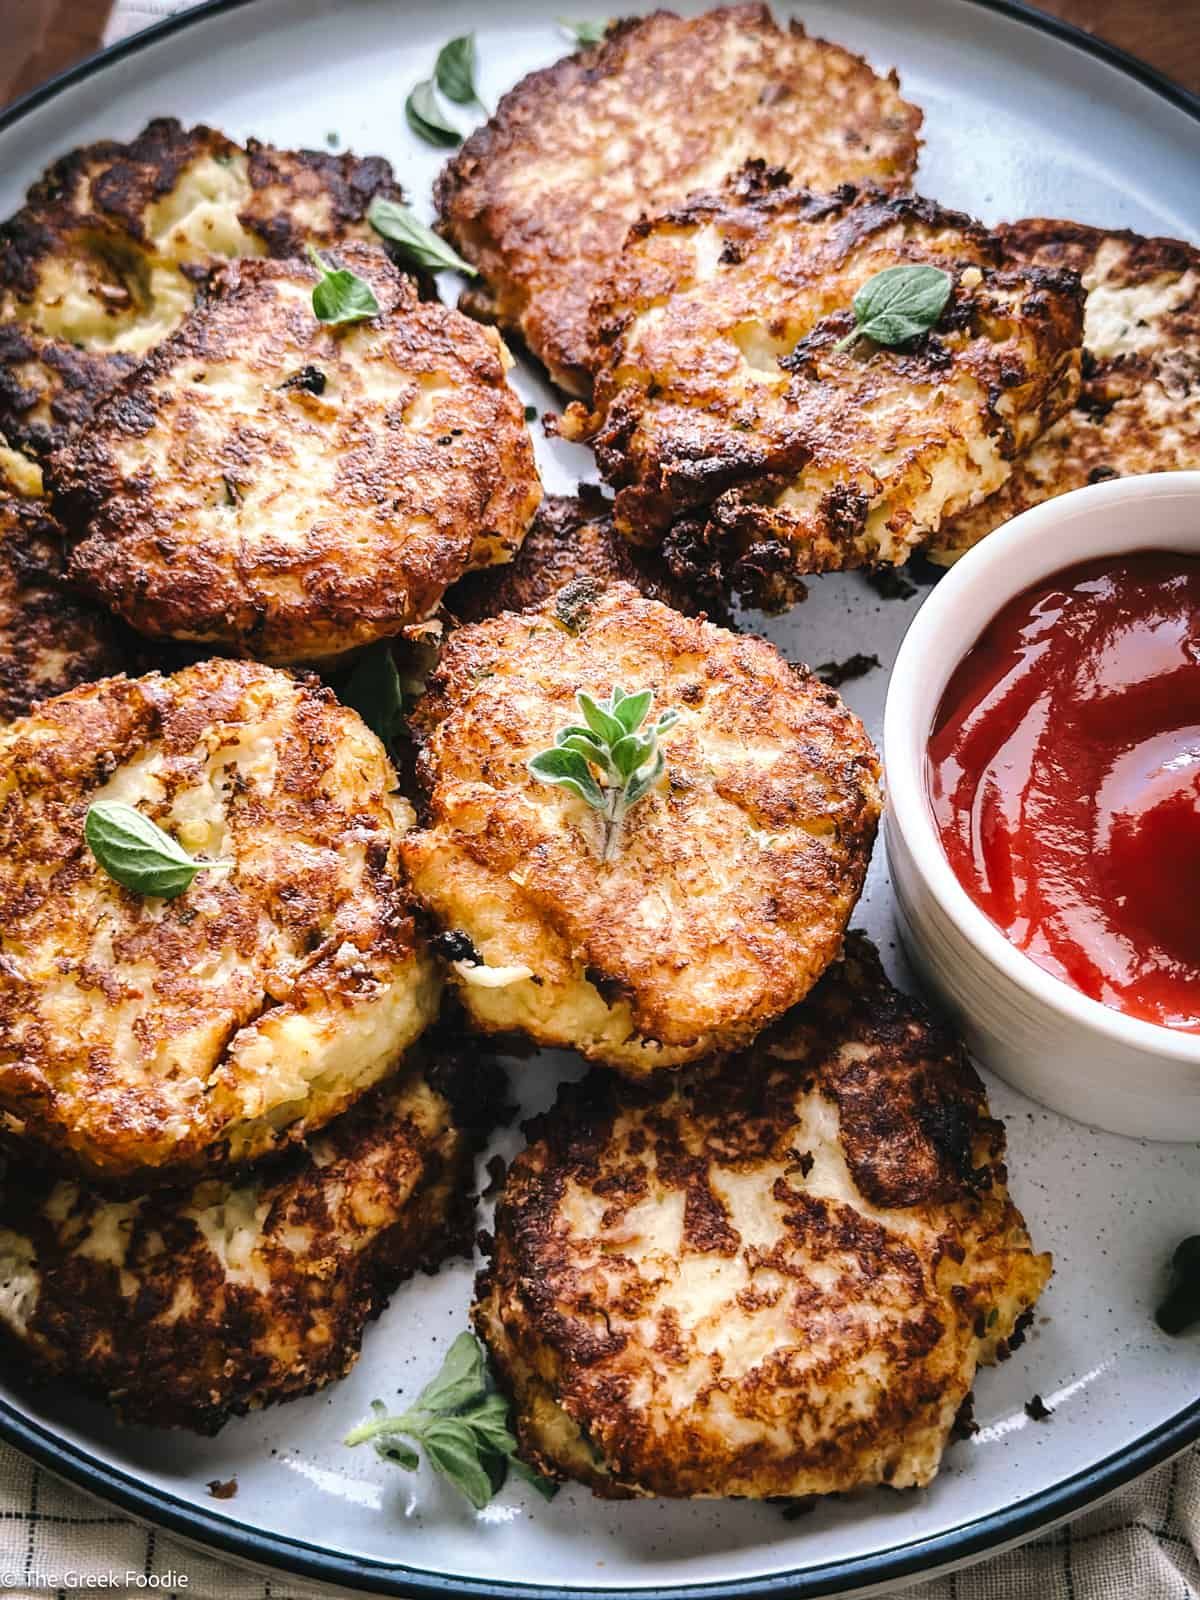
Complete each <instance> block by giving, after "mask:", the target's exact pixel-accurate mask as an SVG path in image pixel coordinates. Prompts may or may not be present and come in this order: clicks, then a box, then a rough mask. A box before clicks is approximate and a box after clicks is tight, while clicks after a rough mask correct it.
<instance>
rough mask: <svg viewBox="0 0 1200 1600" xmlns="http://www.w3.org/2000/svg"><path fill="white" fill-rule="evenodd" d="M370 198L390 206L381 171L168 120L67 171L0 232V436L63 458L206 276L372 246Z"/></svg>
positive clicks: (98, 149)
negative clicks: (333, 247)
mask: <svg viewBox="0 0 1200 1600" xmlns="http://www.w3.org/2000/svg"><path fill="white" fill-rule="evenodd" d="M376 195H379V196H382V197H385V198H388V199H393V200H399V199H401V198H402V195H401V191H400V189H399V187H398V186H397V185H396V183H395V182H394V181H393V178H392V169H391V167H390V166H389V165H388V163H387V162H386V161H383V160H380V159H379V158H378V157H368V158H366V159H363V158H360V157H358V156H354V155H349V154H344V155H333V154H331V153H330V152H329V151H317V150H276V149H274V148H273V147H272V146H271V145H266V144H260V143H259V141H258V140H257V139H251V140H249V141H248V142H247V144H246V145H245V147H244V148H243V147H242V146H241V145H237V144H234V143H233V141H232V140H230V139H227V138H226V137H225V135H224V134H222V133H218V132H217V131H216V130H215V129H213V128H205V127H195V128H184V127H183V126H182V125H181V124H180V123H179V122H177V121H176V120H175V119H174V118H173V117H160V118H157V119H156V120H155V121H153V122H151V123H150V124H149V125H148V126H147V127H146V128H144V129H143V130H142V132H141V133H140V134H139V135H138V136H137V138H136V139H134V140H132V141H131V142H130V143H129V144H119V143H117V142H116V141H115V140H111V139H106V140H103V141H101V142H100V143H98V144H91V145H86V146H84V147H82V148H81V149H78V150H73V151H72V152H71V153H70V154H69V155H66V156H63V157H62V158H61V159H60V160H58V161H56V162H55V163H54V164H53V166H51V167H50V168H49V170H48V171H47V172H46V173H45V174H44V175H43V176H42V177H41V178H40V179H39V180H38V182H37V183H35V184H34V185H33V187H32V188H31V189H30V191H29V193H28V195H27V197H26V202H25V205H24V206H23V207H22V208H21V210H20V211H18V212H17V214H16V215H15V216H14V217H11V218H10V219H9V220H8V221H7V222H6V223H4V224H2V225H0V428H3V429H4V430H5V431H6V432H7V433H8V434H9V436H10V438H11V440H12V442H13V443H15V444H19V445H20V446H22V447H23V448H26V449H32V450H34V451H35V452H38V453H44V452H45V451H46V450H48V449H50V448H51V447H53V446H55V445H57V444H61V443H62V441H63V440H64V439H65V438H66V436H67V435H68V434H69V433H70V432H71V430H72V429H73V428H75V427H77V426H78V425H79V424H80V423H81V422H84V421H86V420H87V418H88V417H89V416H90V415H91V412H92V409H93V407H94V406H95V405H96V402H97V401H98V400H99V399H100V398H101V397H102V396H103V395H105V394H107V393H108V391H109V390H110V389H111V388H112V387H113V386H114V384H116V383H117V382H118V381H119V380H120V378H121V377H123V376H124V375H125V374H126V373H127V372H131V371H132V370H133V368H134V367H135V366H136V364H137V360H138V358H139V357H140V356H142V355H144V354H145V352H146V351H147V350H149V349H151V348H152V347H153V346H154V345H156V344H157V343H158V342H159V341H160V340H161V339H164V338H166V336H167V335H168V334H169V333H171V332H173V331H174V329H175V328H177V327H178V326H179V324H180V323H181V322H182V321H183V319H184V317H185V316H186V315H187V313H188V312H189V311H190V310H191V308H192V305H193V302H194V299H195V294H196V288H197V285H198V284H201V283H203V281H204V278H205V276H206V274H207V271H208V269H209V268H210V267H211V266H212V265H213V264H214V263H215V262H217V261H221V260H224V259H225V258H227V257H229V256H261V255H271V256H294V255H299V254H301V253H302V252H303V249H304V245H305V244H306V243H308V242H312V243H315V244H322V245H328V244H336V243H339V242H341V241H342V240H345V239H349V238H355V237H359V238H369V237H371V236H372V230H371V228H370V227H369V225H368V224H367V221H366V213H367V207H368V206H369V205H370V203H371V200H372V199H373V198H374V197H375V196H376Z"/></svg>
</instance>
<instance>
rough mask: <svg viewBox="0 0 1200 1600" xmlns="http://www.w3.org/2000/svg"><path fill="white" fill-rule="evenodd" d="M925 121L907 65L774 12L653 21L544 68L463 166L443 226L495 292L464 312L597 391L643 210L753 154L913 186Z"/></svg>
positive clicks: (440, 200) (453, 179) (468, 152)
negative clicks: (627, 244) (594, 343)
mask: <svg viewBox="0 0 1200 1600" xmlns="http://www.w3.org/2000/svg"><path fill="white" fill-rule="evenodd" d="M920 126H921V113H920V111H918V110H917V108H916V107H915V106H911V105H908V104H907V103H906V102H905V101H904V100H902V99H901V98H900V93H899V87H898V84H897V81H896V75H895V73H894V72H893V73H890V74H889V75H888V76H887V77H886V78H882V77H880V76H878V74H876V73H875V72H873V71H872V70H871V68H870V67H869V66H868V65H867V63H866V62H865V61H863V60H862V59H861V58H860V57H859V56H854V55H851V54H850V53H849V52H848V51H846V50H843V49H842V48H841V47H840V46H838V45H833V44H827V43H826V42H825V41H824V40H822V39H810V38H808V36H807V35H806V34H805V32H804V29H803V28H802V27H801V25H800V24H799V23H798V22H796V21H794V20H793V21H790V22H789V23H788V25H787V26H786V27H783V28H781V27H779V26H778V25H777V24H776V23H775V22H774V21H773V20H772V17H771V13H770V11H769V10H768V9H767V7H766V6H764V5H739V6H723V7H719V8H718V9H716V10H713V11H707V12H705V13H704V14H703V15H702V16H698V17H678V16H675V15H674V14H673V13H672V12H670V11H655V12H654V13H653V14H652V15H651V16H648V17H631V18H628V19H627V20H625V21H622V22H618V23H615V24H614V25H613V26H612V27H610V28H609V30H608V33H607V34H606V36H605V38H604V39H603V41H602V42H601V43H599V44H596V45H591V46H588V47H587V48H586V49H583V50H580V51H578V52H577V53H576V54H575V55H572V56H568V57H566V58H565V59H564V60H562V61H558V62H556V63H555V64H554V65H553V66H551V67H547V68H545V69H544V70H543V71H541V72H534V73H531V74H530V75H529V76H528V77H527V78H523V79H522V80H521V82H520V83H519V84H518V85H517V86H516V88H515V89H512V90H511V91H510V92H509V93H508V94H506V95H505V96H504V98H503V99H502V100H501V102H500V104H499V106H498V107H497V108H496V113H495V115H494V116H493V117H492V118H491V119H490V121H488V122H487V123H486V124H485V126H484V127H482V128H480V129H479V130H478V131H477V132H476V133H474V134H472V136H471V137H470V138H469V139H468V140H467V142H466V143H465V144H464V145H463V147H462V149H461V150H460V151H459V152H458V154H457V155H455V156H454V157H452V159H451V160H450V162H449V164H448V165H447V166H446V168H445V169H444V171H443V172H442V174H441V176H440V178H439V179H438V182H437V187H436V191H435V198H436V201H437V205H438V209H439V211H440V213H441V217H442V227H443V231H444V232H445V233H446V235H447V237H448V238H450V239H451V240H453V242H454V244H455V245H456V246H457V248H458V249H459V250H460V251H461V252H462V254H463V255H465V256H466V257H467V259H468V260H470V261H472V262H474V263H475V264H476V265H477V266H478V267H479V268H480V270H481V271H482V273H483V275H484V277H485V278H486V280H487V282H488V285H489V289H488V291H485V293H484V294H482V295H479V294H474V293H473V294H472V297H471V299H470V300H468V301H466V302H464V304H472V305H473V308H474V309H475V310H476V311H477V312H478V313H479V314H481V315H483V316H485V317H486V318H494V319H495V320H497V321H499V322H500V323H501V325H502V326H504V327H505V328H508V329H511V330H512V331H514V332H519V333H520V334H521V336H522V337H523V339H524V341H525V343H526V344H527V345H528V347H529V348H530V350H532V351H533V353H534V354H535V355H536V356H538V357H539V359H540V360H541V361H543V362H544V363H545V365H546V366H547V367H548V368H549V371H550V374H551V376H552V377H553V378H554V380H555V381H556V382H557V383H559V384H561V385H562V386H563V387H564V388H566V389H568V390H570V391H571V392H572V393H575V394H586V393H587V392H588V385H589V378H588V365H589V362H588V344H589V340H588V329H587V313H588V302H589V300H590V299H591V295H592V292H593V290H594V288H595V286H596V283H597V282H598V280H599V279H600V277H601V276H602V275H603V273H604V271H605V269H606V267H607V266H608V265H609V263H610V262H611V260H612V258H613V257H614V256H615V255H616V253H617V251H618V250H619V249H620V246H621V241H622V239H623V238H624V235H625V230H626V229H627V228H628V227H629V225H630V223H631V222H635V221H636V220H637V218H638V217H640V216H644V215H647V214H651V215H652V214H653V213H654V212H656V211H661V210H662V209H664V207H667V206H671V205H676V204H678V203H679V202H680V201H681V200H683V199H684V197H685V196H686V195H688V194H690V193H691V192H692V190H694V189H706V188H711V187H712V186H713V185H714V184H717V183H720V182H721V180H722V179H723V178H724V177H725V175H726V173H728V172H731V171H733V170H734V168H736V167H738V166H740V165H741V163H742V162H743V161H744V160H746V159H747V157H749V156H764V157H766V158H767V160H769V161H781V162H787V163H788V164H789V165H791V164H793V163H801V164H802V170H800V176H802V177H803V178H804V179H805V180H806V181H807V182H809V183H810V184H812V185H814V186H816V187H832V185H834V184H837V183H842V182H846V181H848V180H850V181H857V182H862V181H865V180H872V181H875V182H878V183H893V182H894V183H896V184H904V183H905V182H907V180H908V179H909V178H910V177H911V175H912V172H913V170H914V168H915V167H916V164H917V131H918V129H919V128H920Z"/></svg>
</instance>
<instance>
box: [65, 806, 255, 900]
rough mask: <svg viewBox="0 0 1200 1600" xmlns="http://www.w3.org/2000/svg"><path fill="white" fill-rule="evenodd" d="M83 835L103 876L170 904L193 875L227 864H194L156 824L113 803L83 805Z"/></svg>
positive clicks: (230, 864)
mask: <svg viewBox="0 0 1200 1600" xmlns="http://www.w3.org/2000/svg"><path fill="white" fill-rule="evenodd" d="M83 837H84V840H85V842H86V844H87V847H88V849H89V850H90V851H91V852H92V854H93V855H94V856H95V858H96V860H97V861H98V862H99V863H100V865H101V866H102V867H103V868H104V870H105V872H107V873H108V875H109V877H110V878H112V879H113V880H114V881H115V882H117V883H119V884H120V885H121V887H122V888H123V889H132V890H133V891H134V892H135V893H136V894H145V895H154V896H155V897H156V898H158V899H159V900H174V899H175V897H176V895H181V894H182V893H183V891H184V890H185V889H190V888H191V886H192V883H193V881H194V880H195V878H196V876H197V874H198V873H201V872H212V871H213V870H215V869H216V868H217V867H232V866H233V862H232V861H227V860H221V861H197V860H196V859H195V857H194V856H190V855H188V853H187V851H186V850H185V849H184V848H183V846H182V845H181V844H180V843H179V842H178V840H176V839H172V837H171V835H170V834H169V833H164V832H163V830H162V829H161V828H160V827H159V825H158V823H157V822H152V821H151V820H150V818H149V817H148V816H146V815H145V814H144V813H143V812H141V811H139V810H138V809H137V808H136V807H135V806H127V805H124V804H123V803H122V802H121V801H119V800H96V801H94V802H93V803H92V804H91V805H90V806H89V807H88V811H87V816H86V817H85V818H84V820H83Z"/></svg>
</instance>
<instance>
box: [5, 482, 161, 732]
mask: <svg viewBox="0 0 1200 1600" xmlns="http://www.w3.org/2000/svg"><path fill="white" fill-rule="evenodd" d="M62 565H63V555H62V529H61V528H60V527H59V526H58V524H57V523H56V522H55V520H54V518H53V517H52V516H51V515H50V513H49V511H48V510H47V508H46V506H45V504H44V503H43V502H42V501H39V500H22V499H18V498H17V497H16V496H15V495H11V494H8V493H6V492H5V491H4V490H3V489H0V722H5V721H8V720H9V719H10V718H12V717H19V716H23V715H24V713H25V712H26V711H28V710H29V708H30V706H32V705H33V704H34V702H35V701H38V700H45V699H47V698H48V697H49V696H50V695H56V694H62V693H63V691H64V690H66V689H73V688H74V687H75V685H76V684H79V683H90V682H92V681H93V680H94V679H96V678H105V677H107V676H108V675H109V674H110V673H113V672H125V671H127V670H130V669H131V668H132V669H133V670H137V662H138V646H137V640H136V636H134V635H131V634H129V633H128V632H127V631H126V629H125V628H124V627H123V626H122V625H121V624H120V623H119V622H117V621H116V619H115V618H113V617H110V616H109V615H108V613H107V612H104V611H101V610H100V609H99V608H98V607H97V606H94V605H91V604H89V602H88V601H86V600H83V599H81V598H80V597H79V596H78V595H75V594H72V593H71V591H70V590H69V589H68V588H67V587H66V586H65V585H64V583H63V581H62Z"/></svg>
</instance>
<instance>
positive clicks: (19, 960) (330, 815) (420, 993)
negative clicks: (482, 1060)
mask: <svg viewBox="0 0 1200 1600" xmlns="http://www.w3.org/2000/svg"><path fill="white" fill-rule="evenodd" d="M395 788H396V777H395V773H394V772H393V770H392V766H391V763H390V762H389V761H388V759H387V757H386V755H385V754H384V750H383V746H382V745H381V744H380V743H379V741H378V739H377V738H376V737H375V735H374V734H373V733H370V732H369V731H368V729H367V728H366V727H365V726H364V724H363V723H362V722H361V720H360V719H359V717H358V716H357V715H356V714H355V713H354V712H352V711H348V710H346V709H345V708H344V707H342V706H340V705H339V704H338V703H337V701H336V700H335V699H334V697H333V695H332V693H331V692H330V690H328V689H326V688H324V687H322V686H321V685H320V684H318V683H317V681H316V680H315V679H312V678H308V679H295V678H293V677H292V676H291V675H289V674H287V673H283V672H277V671H274V670H273V669H271V668H269V667H261V666H256V665H253V664H251V663H249V662H241V661H207V662H203V663H201V664H199V665H197V666H193V667H188V668H185V669H184V670H183V671H182V672H178V673H176V674H174V675H173V676H172V677H162V676H161V675H160V674H158V673H150V674H148V675H147V676H145V677H142V678H132V679H130V678H106V679H105V680H104V681H103V682H101V683H99V684H94V685H91V686H89V687H86V688H81V689H75V690H72V691H71V693H70V694H65V695H61V696H59V698H58V699H56V700H49V701H46V702H45V703H44V704H43V705H42V706H40V707H39V708H38V709H37V711H35V712H34V713H33V714H32V715H31V716H29V717H25V718H22V719H20V720H19V721H17V722H14V723H11V724H9V726H8V727H7V728H4V729H0V1127H3V1128H4V1129H5V1130H6V1131H7V1132H8V1133H9V1134H11V1135H13V1136H14V1137H15V1136H21V1137H23V1138H24V1140H25V1141H26V1142H27V1143H28V1144H30V1145H32V1146H33V1147H34V1148H35V1149H36V1148H38V1147H40V1148H41V1149H42V1150H43V1151H45V1152H47V1153H49V1152H53V1153H54V1154H55V1155H56V1156H57V1157H58V1158H59V1159H60V1160H61V1161H62V1162H64V1163H67V1164H69V1165H70V1166H72V1167H73V1168H75V1169H77V1170H80V1171H82V1172H83V1173H85V1174H89V1175H92V1176H96V1177H100V1178H114V1179H126V1178H130V1177H133V1176H141V1177H143V1178H145V1179H147V1180H148V1179H150V1178H155V1179H158V1178H161V1177H163V1176H170V1175H174V1174H176V1173H177V1172H178V1171H179V1170H180V1169H187V1170H193V1169H194V1170H206V1169H209V1168H213V1167H217V1166H221V1165H223V1164H225V1163H226V1162H235V1161H248V1160H252V1159H254V1158H255V1157H257V1156H259V1155H262V1154H263V1153H265V1152H267V1151H269V1150H272V1149H274V1148H276V1147H279V1146H282V1145H284V1144H287V1143H288V1142H290V1141H293V1140H295V1139H297V1138H300V1137H302V1136H303V1135H304V1134H305V1133H307V1132H309V1131H311V1130H312V1129H315V1128H319V1127H321V1126H322V1125H323V1124H324V1123H326V1122H328V1121H329V1120H330V1118H331V1117H333V1116H335V1115H336V1114H337V1113H338V1112H339V1111H341V1110H342V1109H343V1108H344V1107H345V1106H347V1105H349V1104H350V1103H351V1102H352V1101H353V1100H354V1099H356V1098H357V1097H358V1096H359V1095H360V1094H362V1093H363V1092H364V1091H365V1090H367V1089H368V1088H370V1087H371V1085H372V1084H373V1083H375V1082H376V1081H377V1080H378V1079H379V1078H381V1077H382V1076H383V1075H384V1074H385V1073H386V1072H387V1071H389V1070H390V1069H391V1067H392V1065H393V1064H394V1063H395V1061H396V1060H397V1058H398V1057H399V1055H400V1054H401V1053H402V1052H403V1051H404V1050H405V1049H406V1048H407V1046H408V1045H409V1044H411V1043H412V1041H413V1040H414V1039H415V1038H416V1037H417V1035H418V1034H419V1033H420V1032H421V1031H422V1029H423V1028H424V1027H425V1025H426V1023H428V1022H429V1021H430V1019H431V1018H432V1017H433V1016H434V1015H435V1014H436V1011H437V1004H438V990H439V982H438V977H437V974H436V971H435V969H434V964H433V960H432V957H431V956H430V955H429V954H428V953H427V951H426V948H425V946H424V944H423V942H422V941H421V940H420V938H419V936H418V933H417V929H416V927H415V925H414V922H413V919H412V916H411V914H410V908H409V901H408V896H407V893H406V890H405V887H404V884H403V880H402V877H401V868H400V863H399V859H398V844H399V838H400V835H401V833H402V832H403V830H404V828H405V827H406V826H408V824H409V822H410V821H411V811H410V808H409V807H408V805H407V803H406V802H405V801H404V800H402V799H401V798H400V797H399V795H397V794H396V793H394V790H395ZM96 800H105V801H118V802H122V803H124V804H127V805H133V806H136V807H137V808H138V809H139V810H140V811H141V812H143V813H144V814H145V815H146V816H148V817H150V818H151V819H152V820H153V821H154V822H156V823H157V824H158V825H159V826H160V827H161V828H163V829H165V830H166V831H167V832H168V833H169V834H171V835H172V836H173V837H174V838H176V839H177V840H178V841H179V843H180V844H181V845H182V846H183V847H184V848H185V849H186V850H187V851H189V852H190V853H191V854H193V855H195V856H199V857H201V858H204V859H207V860H219V859H231V860H232V862H233V866H232V868H231V869H229V870H217V871H209V872H203V873H201V874H200V875H199V876H198V877H197V878H196V880H195V882H194V883H193V884H192V886H191V888H189V889H188V890H187V891H186V892H185V893H183V894H181V895H180V896H179V897H178V898H177V899H174V900H162V899H158V898H148V897H143V896H142V895H140V894H136V893H133V892H131V891H130V890H128V889H123V888H121V887H120V886H119V885H118V884H117V883H116V882H115V881H114V880H113V879H112V878H110V877H109V876H108V875H107V873H106V872H105V871H104V870H103V869H102V868H101V866H100V865H99V863H98V862H97V861H96V860H95V858H94V857H93V855H92V853H91V851H90V850H89V848H88V846H87V845H86V843H85V842H84V839H83V824H84V817H85V814H86V812H87V809H88V807H89V805H90V804H91V803H92V802H93V801H96Z"/></svg>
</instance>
